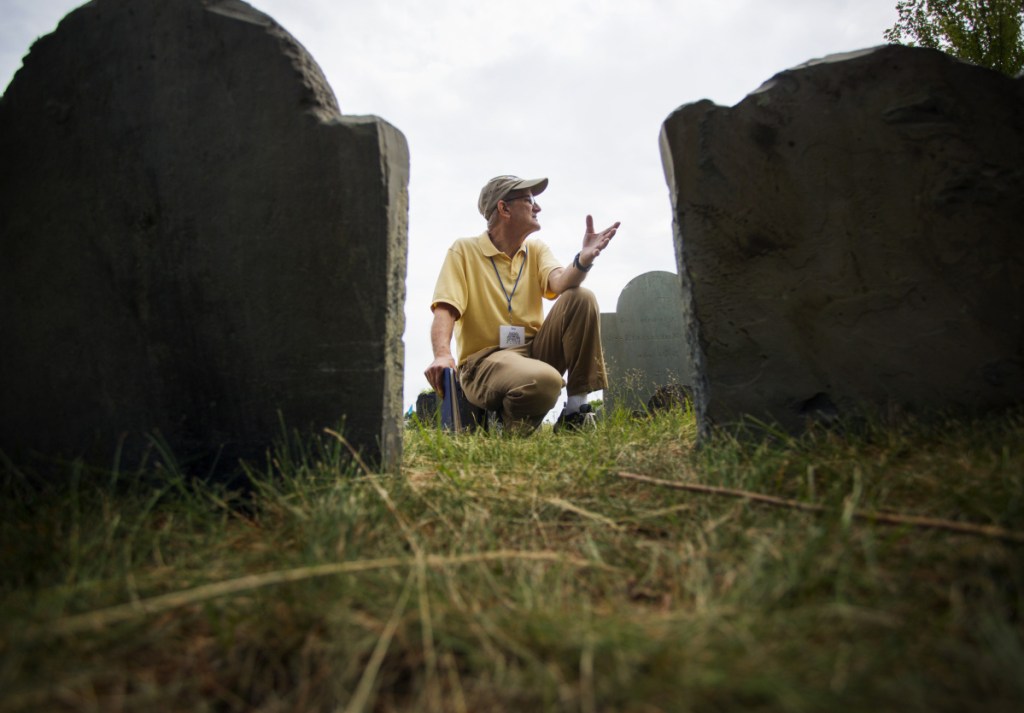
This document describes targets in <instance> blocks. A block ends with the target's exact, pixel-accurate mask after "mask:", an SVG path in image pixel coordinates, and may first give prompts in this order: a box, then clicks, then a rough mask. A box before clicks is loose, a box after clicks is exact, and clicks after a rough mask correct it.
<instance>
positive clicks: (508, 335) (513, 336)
mask: <svg viewBox="0 0 1024 713" xmlns="http://www.w3.org/2000/svg"><path fill="white" fill-rule="evenodd" d="M524 344H526V327H510V326H509V325H507V324H503V325H501V326H500V327H499V328H498V346H499V347H501V348H502V349H508V348H509V347H521V346H523V345H524Z"/></svg>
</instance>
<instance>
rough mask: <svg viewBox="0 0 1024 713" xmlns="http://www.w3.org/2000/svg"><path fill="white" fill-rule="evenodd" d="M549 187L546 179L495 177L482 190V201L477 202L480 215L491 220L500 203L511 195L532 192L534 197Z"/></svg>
mask: <svg viewBox="0 0 1024 713" xmlns="http://www.w3.org/2000/svg"><path fill="white" fill-rule="evenodd" d="M547 187H548V179H546V178H520V177H519V176H495V177H494V178H492V179H491V180H489V181H488V182H487V184H486V185H485V186H484V187H483V188H482V189H481V190H480V200H479V201H477V208H479V209H480V215H482V216H483V217H484V218H487V219H488V220H490V217H491V213H493V212H494V209H495V208H497V207H498V201H500V200H502V199H504V198H505V196H507V195H508V194H510V193H514V192H516V191H527V190H528V191H530V193H532V194H533V195H535V196H536V195H539V194H541V193H543V192H544V189H545V188H547Z"/></svg>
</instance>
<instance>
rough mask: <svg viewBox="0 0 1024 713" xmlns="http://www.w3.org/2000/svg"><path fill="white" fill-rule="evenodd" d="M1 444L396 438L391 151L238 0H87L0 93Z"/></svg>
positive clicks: (383, 447) (397, 344)
mask: <svg viewBox="0 0 1024 713" xmlns="http://www.w3.org/2000/svg"><path fill="white" fill-rule="evenodd" d="M0 166H2V167H3V168H2V171H0V304H2V305H3V307H2V310H3V312H2V317H0V334H2V335H3V349H2V350H0V399H2V406H3V408H2V410H0V449H3V450H4V451H6V452H7V453H8V454H10V455H14V456H16V457H19V458H20V457H27V456H28V455H29V454H30V453H38V454H42V455H43V456H44V457H48V458H49V457H58V456H62V457H78V456H85V457H86V458H88V459H89V460H93V461H96V462H99V463H104V464H107V465H109V464H110V459H109V458H110V455H111V454H112V453H113V452H114V449H115V447H116V446H117V443H118V440H119V439H120V438H121V437H122V436H123V437H124V438H125V439H126V440H125V442H124V449H123V451H122V455H123V457H124V459H125V460H126V461H127V460H130V459H132V458H137V457H138V455H139V454H140V453H141V452H142V451H143V449H144V448H145V446H146V437H145V436H144V434H146V433H148V432H151V431H153V430H159V432H160V433H161V434H162V437H163V439H164V440H165V441H166V443H167V444H168V445H169V446H170V447H171V449H172V451H173V452H174V453H175V454H176V455H177V456H178V457H179V458H180V459H181V460H183V461H188V460H190V459H197V460H199V461H200V462H201V463H202V464H203V467H207V466H209V465H210V464H211V463H212V462H213V459H214V458H216V459H218V460H217V461H216V462H217V464H218V466H217V467H218V469H226V468H232V467H234V466H235V464H236V462H237V459H238V458H239V457H245V458H254V459H262V458H263V457H264V454H265V453H266V450H267V448H268V446H269V445H271V443H272V442H273V440H274V439H275V438H276V437H278V436H279V435H280V433H281V425H280V424H281V419H283V421H284V422H285V423H286V424H287V425H288V427H290V428H291V427H294V428H297V429H305V428H307V427H308V428H311V429H313V431H314V432H319V431H320V429H322V428H324V427H336V426H337V425H338V424H339V422H341V421H344V432H345V435H346V437H347V438H348V440H349V441H350V442H351V443H352V444H353V445H354V446H356V447H358V448H359V449H361V450H362V451H363V454H364V457H366V458H368V459H370V460H371V461H376V462H378V463H379V464H381V465H382V466H383V467H385V468H394V467H397V465H398V464H399V462H400V459H401V424H402V403H401V395H402V369H403V346H402V341H401V335H402V332H403V329H404V324H403V320H404V318H403V302H404V292H405V282H404V281H405V255H406V233H407V214H408V199H407V192H406V191H407V183H408V151H407V147H406V143H405V139H404V137H403V136H402V135H401V133H400V132H398V131H397V130H396V129H394V128H393V127H391V126H389V125H388V124H387V123H385V122H384V121H382V120H380V119H378V118H375V117H343V116H341V114H340V113H339V110H338V106H337V103H336V100H335V98H334V95H333V93H332V91H331V89H330V87H329V86H328V85H327V82H326V81H325V79H324V77H323V75H322V73H321V71H320V69H319V67H318V66H317V64H316V62H315V61H314V60H313V58H312V57H310V56H309V54H308V53H307V52H306V51H305V49H304V48H303V47H302V46H301V45H300V44H299V43H298V42H296V41H295V39H294V38H292V37H291V36H290V35H289V34H288V33H287V32H285V31H284V30H283V29H282V28H281V27H280V26H278V25H277V24H276V23H275V22H274V21H273V20H272V19H271V18H269V17H267V16H266V15H264V14H262V13H260V12H257V11H256V10H254V9H252V8H251V7H249V6H248V5H247V4H245V3H243V2H237V1H235V0H231V1H223V2H217V1H210V0H171V1H168V0H95V1H94V2H91V3H89V4H87V5H84V6H83V7H81V8H79V9H77V10H75V11H74V12H72V13H71V14H69V15H68V16H67V17H66V18H65V19H64V20H63V21H62V22H61V23H60V25H59V26H58V27H57V29H56V31H55V32H54V33H53V34H51V35H49V36H47V37H43V38H42V39H40V40H38V41H37V42H36V43H35V44H34V45H33V47H32V50H31V52H30V54H29V55H28V56H27V57H26V59H25V61H24V65H23V67H22V68H21V70H20V71H19V72H18V73H17V75H16V76H15V77H14V79H13V81H12V82H11V84H10V86H9V87H8V89H7V91H6V93H5V94H4V96H3V98H2V100H0Z"/></svg>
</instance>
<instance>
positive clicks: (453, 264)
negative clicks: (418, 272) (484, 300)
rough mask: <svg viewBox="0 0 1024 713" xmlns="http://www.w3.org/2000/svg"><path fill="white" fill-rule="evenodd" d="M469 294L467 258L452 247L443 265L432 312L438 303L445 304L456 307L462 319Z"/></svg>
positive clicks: (432, 300)
mask: <svg viewBox="0 0 1024 713" xmlns="http://www.w3.org/2000/svg"><path fill="white" fill-rule="evenodd" d="M468 292H469V287H468V284H467V282H466V260H465V256H464V255H463V254H462V252H461V251H459V250H456V249H455V246H452V247H451V248H449V249H448V254H447V255H445V258H444V264H443V265H441V273H440V274H439V275H438V276H437V283H436V284H435V285H434V297H433V298H432V299H431V301H430V311H431V312H433V311H434V309H436V308H437V305H438V303H441V302H444V303H445V304H450V305H451V306H452V307H454V308H455V309H456V310H457V311H458V313H459V318H461V317H462V315H463V314H465V312H466V301H467V295H468Z"/></svg>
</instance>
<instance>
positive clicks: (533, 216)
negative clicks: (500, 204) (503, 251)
mask: <svg viewBox="0 0 1024 713" xmlns="http://www.w3.org/2000/svg"><path fill="white" fill-rule="evenodd" d="M505 204H506V205H508V209H509V211H510V212H511V213H512V225H513V226H522V227H524V228H526V229H527V230H526V232H527V233H535V232H536V231H538V230H540V221H539V220H538V219H537V214H538V213H540V204H539V203H538V202H537V199H536V198H534V197H533V195H532V194H531V193H528V192H527V193H523V194H521V195H518V196H510V197H508V198H506V199H505Z"/></svg>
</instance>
